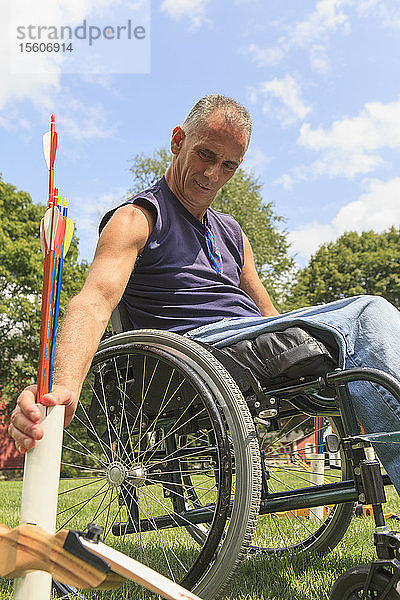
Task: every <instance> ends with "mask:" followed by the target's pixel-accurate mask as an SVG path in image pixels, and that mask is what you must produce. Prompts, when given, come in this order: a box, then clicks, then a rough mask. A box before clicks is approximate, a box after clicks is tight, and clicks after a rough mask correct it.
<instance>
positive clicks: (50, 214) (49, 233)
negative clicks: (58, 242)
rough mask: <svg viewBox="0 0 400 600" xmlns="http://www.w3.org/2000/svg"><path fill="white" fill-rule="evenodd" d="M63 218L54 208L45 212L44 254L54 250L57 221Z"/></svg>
mask: <svg viewBox="0 0 400 600" xmlns="http://www.w3.org/2000/svg"><path fill="white" fill-rule="evenodd" d="M60 218H61V219H62V218H63V217H62V216H61V214H60V211H59V210H58V208H57V207H56V206H52V207H50V208H48V209H47V210H46V212H45V213H44V216H43V219H42V221H43V234H44V235H43V239H44V245H45V254H47V253H48V252H50V250H54V242H55V234H56V231H57V225H58V221H59V219H60Z"/></svg>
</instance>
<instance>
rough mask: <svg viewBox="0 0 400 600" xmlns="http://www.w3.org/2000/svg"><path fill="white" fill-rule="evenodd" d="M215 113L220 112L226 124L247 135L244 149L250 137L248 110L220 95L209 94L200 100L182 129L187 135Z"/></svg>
mask: <svg viewBox="0 0 400 600" xmlns="http://www.w3.org/2000/svg"><path fill="white" fill-rule="evenodd" d="M215 111H220V112H222V114H223V115H224V117H225V119H226V122H227V123H229V125H232V126H234V127H239V128H240V129H243V130H244V131H245V132H246V134H247V144H246V149H247V147H248V145H249V142H250V136H251V127H252V123H251V117H250V114H249V112H248V110H247V109H246V108H245V107H244V106H243V105H242V104H240V103H239V102H237V101H236V100H233V98H229V97H228V96H223V95H222V94H209V95H208V96H204V98H201V99H200V100H199V101H198V102H197V103H196V104H195V105H194V106H193V108H192V110H191V111H190V112H189V114H188V116H187V117H186V119H185V120H184V122H183V125H182V129H183V131H184V132H185V133H186V135H189V134H190V133H192V132H193V131H194V130H195V129H197V128H198V127H199V126H201V125H202V124H203V123H204V122H205V121H206V120H207V119H208V117H209V116H210V115H211V114H212V113H213V112H215Z"/></svg>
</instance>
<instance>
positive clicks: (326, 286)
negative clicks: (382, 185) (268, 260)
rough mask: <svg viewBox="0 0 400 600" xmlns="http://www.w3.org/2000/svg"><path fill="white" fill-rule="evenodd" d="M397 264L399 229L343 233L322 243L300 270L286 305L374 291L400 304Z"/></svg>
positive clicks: (324, 300) (399, 278) (399, 258)
mask: <svg viewBox="0 0 400 600" xmlns="http://www.w3.org/2000/svg"><path fill="white" fill-rule="evenodd" d="M399 264H400V229H396V228H395V227H392V228H391V229H389V230H388V231H385V232H383V233H376V232H375V231H365V232H363V233H361V234H359V233H357V232H355V231H350V232H347V233H344V234H343V235H342V236H340V237H339V238H338V239H337V240H336V241H335V242H330V243H328V244H323V245H322V246H321V247H320V248H319V250H317V252H316V253H315V254H314V255H313V256H312V257H311V259H310V263H309V264H308V266H307V267H305V268H304V269H302V270H300V271H299V273H298V275H297V282H296V283H295V285H294V286H293V288H292V290H291V293H290V298H289V301H288V305H289V306H290V308H298V307H299V306H306V305H316V304H323V303H325V302H331V301H333V300H338V299H339V298H344V297H349V296H356V295H358V294H374V295H377V296H383V297H384V298H386V299H387V300H389V301H390V302H391V303H392V304H394V305H395V306H397V307H398V308H400V269H399Z"/></svg>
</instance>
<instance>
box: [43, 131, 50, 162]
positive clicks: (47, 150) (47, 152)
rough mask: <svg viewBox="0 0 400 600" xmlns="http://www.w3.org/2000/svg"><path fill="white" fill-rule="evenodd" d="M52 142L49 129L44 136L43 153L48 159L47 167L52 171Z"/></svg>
mask: <svg viewBox="0 0 400 600" xmlns="http://www.w3.org/2000/svg"><path fill="white" fill-rule="evenodd" d="M50 142H51V133H50V131H48V132H47V133H45V134H44V136H43V154H44V158H45V160H46V164H47V168H48V169H49V171H50Z"/></svg>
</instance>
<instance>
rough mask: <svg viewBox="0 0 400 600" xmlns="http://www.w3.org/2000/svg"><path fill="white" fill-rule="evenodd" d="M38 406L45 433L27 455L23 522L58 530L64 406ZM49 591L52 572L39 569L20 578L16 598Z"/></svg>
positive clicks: (35, 599) (42, 599) (36, 597)
mask: <svg viewBox="0 0 400 600" xmlns="http://www.w3.org/2000/svg"><path fill="white" fill-rule="evenodd" d="M39 408H40V409H41V410H42V414H43V419H42V421H41V425H42V427H43V430H44V436H43V438H42V439H41V440H40V441H38V442H36V444H35V447H34V448H33V450H31V451H29V452H27V454H26V457H25V468H24V479H23V484H22V497H21V515H20V523H21V524H22V523H32V524H35V525H39V526H40V527H42V528H43V529H44V530H45V531H47V532H48V533H55V528H56V516H57V497H58V483H59V480H60V464H61V449H62V438H63V428H64V406H53V407H50V408H47V409H46V407H44V406H39ZM50 594H51V575H49V574H48V573H45V572H42V571H36V572H31V573H27V574H26V575H25V576H24V577H21V578H20V579H17V581H16V584H15V591H14V600H47V599H49V598H50Z"/></svg>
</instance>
